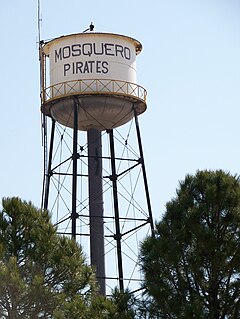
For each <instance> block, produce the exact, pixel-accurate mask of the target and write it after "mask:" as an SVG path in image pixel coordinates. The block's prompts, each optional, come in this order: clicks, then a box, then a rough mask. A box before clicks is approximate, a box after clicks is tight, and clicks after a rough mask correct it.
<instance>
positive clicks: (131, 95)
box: [40, 32, 153, 294]
mask: <svg viewBox="0 0 240 319" xmlns="http://www.w3.org/2000/svg"><path fill="white" fill-rule="evenodd" d="M141 50H142V45H141V43H140V42H139V41H137V40H135V39H133V38H131V37H128V36H123V35H118V34H111V33H96V32H85V33H78V34H71V35H67V36H62V37H59V38H55V39H53V40H50V41H46V42H44V41H42V43H41V45H40V65H41V111H42V116H43V130H44V171H45V172H44V181H43V201H42V202H43V204H42V205H43V207H44V208H45V209H48V210H50V212H51V213H52V215H53V220H54V223H55V224H56V225H57V226H58V231H59V233H64V234H69V235H70V236H72V238H74V239H76V240H77V241H79V242H80V243H81V244H82V245H83V249H84V251H86V250H89V255H90V262H91V264H92V265H93V266H94V267H95V269H96V276H97V280H98V282H99V286H100V292H101V293H102V294H106V287H107V288H108V287H110V288H114V287H115V286H118V287H119V289H121V290H123V289H124V288H127V287H129V288H130V289H133V288H132V287H134V288H136V289H138V288H139V287H140V286H137V285H136V283H138V282H139V280H140V277H141V274H140V272H139V267H138V258H137V255H138V248H137V247H138V244H139V241H140V240H141V239H142V237H143V236H144V235H147V234H149V232H150V233H152V232H153V219H152V212H151V204H150V196H149V190H148V184H147V175H146V170H145V164H144V158H143V149H142V142H141V136H140V128H139V122H138V116H139V115H140V114H142V113H143V112H144V111H145V110H146V90H145V89H144V88H143V87H141V86H139V85H138V84H137V80H136V56H137V55H138V54H139V53H140V52H141ZM49 122H51V125H48V123H49ZM129 123H131V124H132V123H133V124H134V125H131V127H132V126H133V127H134V129H132V128H131V130H129V131H128V133H127V138H126V139H125V138H124V137H123V135H121V133H120V135H118V134H119V132H118V131H116V130H118V129H121V128H123V129H124V128H125V127H126V125H128V124H129ZM116 135H118V136H120V138H119V137H118V138H116ZM132 135H134V136H135V138H136V142H134V143H135V146H136V145H137V149H138V151H137V152H135V151H133V149H132V147H131V146H129V139H130V137H131V136H132ZM48 136H49V138H48ZM121 139H122V140H123V141H124V142H123V141H121ZM119 143H120V144H121V145H122V146H123V147H124V148H125V149H127V152H125V153H124V152H123V153H121V154H120V155H118V150H119V146H118V144H119ZM64 148H65V150H63V149H64ZM133 154H134V155H133ZM136 168H138V170H139V172H138V173H137V174H136V173H134V174H135V175H134V174H133V176H135V178H136V180H138V181H139V180H140V183H141V185H142V190H140V192H139V193H137V189H138V187H137V186H136V185H137V184H135V182H133V177H132V176H131V177H130V178H129V177H128V182H125V181H124V178H126V176H127V175H128V174H129V173H130V172H133V171H134V170H135V169H136ZM53 193H54V195H53ZM122 201H123V202H124V203H123V204H122ZM143 201H144V204H142V202H143ZM140 202H141V203H140ZM143 206H144V207H143ZM140 232H142V235H140ZM131 283H133V286H131Z"/></svg>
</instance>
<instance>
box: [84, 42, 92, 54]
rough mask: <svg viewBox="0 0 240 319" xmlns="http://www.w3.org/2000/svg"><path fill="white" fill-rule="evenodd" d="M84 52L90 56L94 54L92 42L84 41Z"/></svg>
mask: <svg viewBox="0 0 240 319" xmlns="http://www.w3.org/2000/svg"><path fill="white" fill-rule="evenodd" d="M85 47H86V49H85ZM82 54H83V55H88V56H91V55H92V43H84V44H83V45H82Z"/></svg>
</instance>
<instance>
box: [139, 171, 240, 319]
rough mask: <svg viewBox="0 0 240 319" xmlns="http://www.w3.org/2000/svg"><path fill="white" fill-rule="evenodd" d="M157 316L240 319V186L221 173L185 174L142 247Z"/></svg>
mask: <svg viewBox="0 0 240 319" xmlns="http://www.w3.org/2000/svg"><path fill="white" fill-rule="evenodd" d="M141 261H142V267H143V272H144V275H145V287H146V291H147V293H148V294H149V296H151V297H152V299H153V303H154V306H155V307H156V308H157V309H158V311H159V318H166V319H168V318H169V319H175V318H178V319H181V318H186V319H187V318H196V319H201V318H209V319H220V318H221V319H225V318H231V319H234V318H235V319H237V318H240V308H239V304H240V182H239V178H237V177H236V176H232V175H230V174H228V173H225V172H223V171H221V170H219V171H199V172H197V174H196V175H195V176H190V175H188V176H186V178H185V180H184V181H183V182H182V183H180V187H179V189H178V190H177V196H176V197H175V198H174V199H172V200H171V201H170V202H169V203H167V205H166V213H165V215H164V216H163V219H162V221H160V222H158V223H157V224H156V234H155V237H149V238H147V239H146V240H145V241H144V242H143V244H142V249H141Z"/></svg>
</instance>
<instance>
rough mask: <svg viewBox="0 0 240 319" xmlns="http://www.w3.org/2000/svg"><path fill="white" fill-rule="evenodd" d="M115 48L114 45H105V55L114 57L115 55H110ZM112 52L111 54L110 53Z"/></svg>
mask: <svg viewBox="0 0 240 319" xmlns="http://www.w3.org/2000/svg"><path fill="white" fill-rule="evenodd" d="M113 46H114V44H112V43H105V54H106V55H114V53H110V52H111V51H113V50H112V47H113ZM108 51H110V52H108Z"/></svg>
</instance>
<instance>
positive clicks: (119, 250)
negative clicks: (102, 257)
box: [109, 130, 124, 291]
mask: <svg viewBox="0 0 240 319" xmlns="http://www.w3.org/2000/svg"><path fill="white" fill-rule="evenodd" d="M109 138H110V154H111V167H112V176H111V180H112V186H113V202H114V211H115V228H116V234H115V236H114V239H115V240H116V243H117V259H118V277H119V288H120V290H121V291H123V290H124V283H123V262H122V248H121V239H122V236H121V231H120V222H119V207H118V191H117V174H116V163H115V149H114V137H113V130H109Z"/></svg>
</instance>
